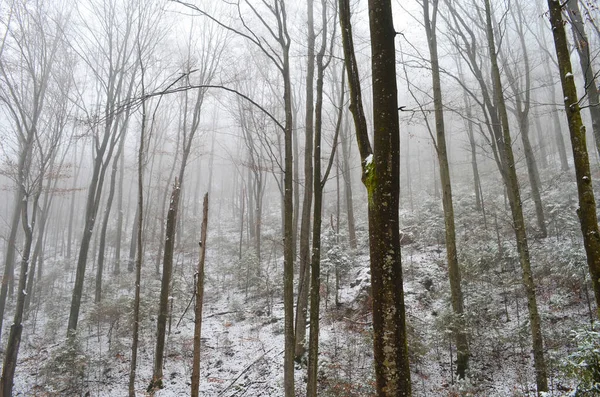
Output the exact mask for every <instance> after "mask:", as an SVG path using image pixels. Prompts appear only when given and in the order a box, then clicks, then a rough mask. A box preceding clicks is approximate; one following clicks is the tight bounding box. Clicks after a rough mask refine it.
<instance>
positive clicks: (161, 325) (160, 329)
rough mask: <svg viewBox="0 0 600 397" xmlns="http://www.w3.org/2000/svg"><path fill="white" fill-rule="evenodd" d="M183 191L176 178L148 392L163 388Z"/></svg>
mask: <svg viewBox="0 0 600 397" xmlns="http://www.w3.org/2000/svg"><path fill="white" fill-rule="evenodd" d="M180 193H181V189H180V186H179V181H178V180H177V178H175V184H174V185H173V192H172V193H171V202H170V204H169V212H168V214H167V231H166V236H165V252H164V257H163V272H162V279H161V286H160V303H159V310H158V319H157V324H156V329H157V330H156V351H155V354H154V372H153V374H152V381H151V382H150V386H149V387H148V390H149V391H151V390H156V389H162V387H163V382H162V378H163V362H164V351H165V336H166V328H167V318H168V316H169V292H170V287H171V277H172V274H173V249H174V247H175V230H176V224H177V208H178V207H179V196H180Z"/></svg>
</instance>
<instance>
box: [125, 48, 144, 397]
mask: <svg viewBox="0 0 600 397" xmlns="http://www.w3.org/2000/svg"><path fill="white" fill-rule="evenodd" d="M140 52H141V50H140V48H139V42H138V62H139V64H140V70H141V86H142V97H143V95H144V94H145V86H144V76H145V69H144V64H143V62H142V55H141V53H140ZM145 140H146V101H145V100H143V101H142V125H141V127H140V146H139V150H138V156H137V169H138V180H137V188H138V191H137V211H138V213H139V215H138V218H137V234H136V237H137V250H136V252H137V253H136V258H135V287H134V288H135V292H134V300H133V336H132V338H131V339H132V340H131V362H130V367H129V397H135V394H136V393H135V377H136V370H137V355H138V342H139V332H140V293H141V283H142V256H143V255H144V250H143V245H142V244H143V241H144V240H143V226H144V160H145V159H144V157H145V156H144V154H145V150H146V149H145V148H144V141H145Z"/></svg>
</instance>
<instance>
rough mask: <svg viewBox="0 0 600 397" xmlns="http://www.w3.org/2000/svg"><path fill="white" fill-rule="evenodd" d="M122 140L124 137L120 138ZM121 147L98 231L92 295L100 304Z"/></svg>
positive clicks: (114, 164)
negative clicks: (94, 281) (96, 260)
mask: <svg viewBox="0 0 600 397" xmlns="http://www.w3.org/2000/svg"><path fill="white" fill-rule="evenodd" d="M121 140H124V136H121ZM122 148H123V147H122V145H119V148H118V149H117V154H116V155H115V158H114V160H113V165H112V170H111V174H110V184H109V188H108V197H107V199H106V208H105V209H104V218H103V219H102V229H101V231H100V243H99V245H98V267H97V268H96V291H95V294H94V302H95V303H100V301H101V300H102V275H103V273H104V258H105V255H106V231H107V229H108V221H109V220H110V211H111V209H112V203H113V199H114V197H115V185H116V183H117V170H118V164H119V158H120V157H121V156H120V154H121V153H120V150H122Z"/></svg>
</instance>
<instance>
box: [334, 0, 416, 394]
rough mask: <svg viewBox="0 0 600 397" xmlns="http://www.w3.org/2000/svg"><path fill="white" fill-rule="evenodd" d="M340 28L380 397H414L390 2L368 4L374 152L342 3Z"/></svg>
mask: <svg viewBox="0 0 600 397" xmlns="http://www.w3.org/2000/svg"><path fill="white" fill-rule="evenodd" d="M339 4H340V7H339V9H340V24H341V32H342V39H343V45H344V58H345V63H346V69H347V72H348V82H349V85H350V109H351V111H352V113H353V116H354V120H355V126H356V134H357V141H358V148H359V152H360V156H361V163H362V169H363V176H362V179H363V183H364V184H365V186H366V188H367V193H368V201H369V205H368V213H369V246H370V259H371V288H372V296H373V331H374V333H373V350H374V365H375V377H376V389H377V395H378V396H382V397H387V396H395V397H398V396H406V397H408V396H410V395H411V381H410V367H409V363H408V347H407V344H406V324H405V322H406V319H405V308H404V290H403V285H402V264H401V255H400V230H399V217H398V207H399V200H398V199H399V190H400V189H399V188H400V186H399V182H400V136H399V121H398V100H397V86H396V65H395V59H396V57H395V44H394V38H395V36H396V31H395V29H394V26H393V20H392V8H391V1H389V0H370V1H369V27H370V31H371V67H372V83H373V115H374V119H373V124H374V135H373V136H374V138H373V140H374V150H373V151H372V150H371V145H370V142H369V134H368V130H367V125H366V121H365V118H364V112H363V110H362V98H361V94H360V78H359V74H358V70H357V63H356V58H355V56H354V45H353V43H352V30H351V24H350V6H349V2H348V1H346V0H340V3H339Z"/></svg>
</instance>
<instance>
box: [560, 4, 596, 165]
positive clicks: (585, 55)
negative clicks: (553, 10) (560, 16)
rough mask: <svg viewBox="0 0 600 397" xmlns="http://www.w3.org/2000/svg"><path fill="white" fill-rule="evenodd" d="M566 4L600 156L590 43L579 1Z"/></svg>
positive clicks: (594, 76)
mask: <svg viewBox="0 0 600 397" xmlns="http://www.w3.org/2000/svg"><path fill="white" fill-rule="evenodd" d="M565 4H566V7H567V10H568V11H569V19H570V20H571V30H572V32H573V41H574V42H575V48H576V49H577V54H578V55H579V64H580V66H581V72H582V73H583V77H584V88H585V93H586V95H587V97H588V109H589V110H590V116H591V118H592V132H593V133H594V140H595V142H596V151H597V152H598V155H600V95H599V93H598V85H597V82H596V74H595V72H594V65H593V64H592V58H591V56H590V41H589V40H588V37H587V34H586V32H585V25H584V24H583V18H582V15H581V11H579V0H570V1H566V2H565Z"/></svg>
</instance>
